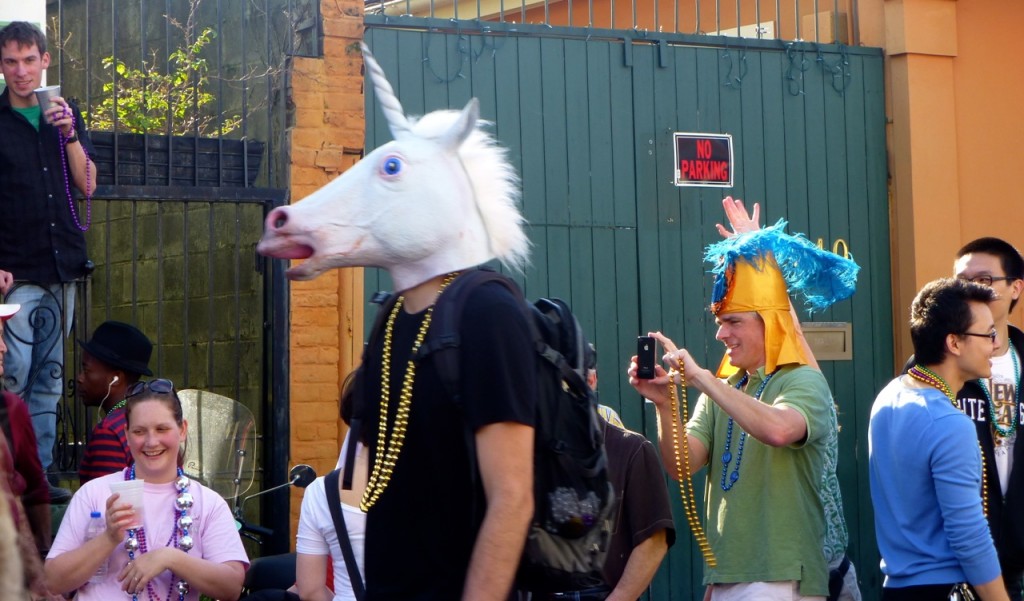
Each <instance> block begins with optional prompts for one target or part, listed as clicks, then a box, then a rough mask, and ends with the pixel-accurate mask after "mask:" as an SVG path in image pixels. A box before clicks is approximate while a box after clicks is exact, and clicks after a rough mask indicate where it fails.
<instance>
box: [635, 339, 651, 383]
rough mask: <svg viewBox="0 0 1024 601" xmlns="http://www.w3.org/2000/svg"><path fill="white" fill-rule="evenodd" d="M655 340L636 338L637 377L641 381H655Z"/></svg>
mask: <svg viewBox="0 0 1024 601" xmlns="http://www.w3.org/2000/svg"><path fill="white" fill-rule="evenodd" d="M654 342H655V341H654V338H653V337H651V336H637V337H636V377H637V378H639V379H641V380H652V379H654Z"/></svg>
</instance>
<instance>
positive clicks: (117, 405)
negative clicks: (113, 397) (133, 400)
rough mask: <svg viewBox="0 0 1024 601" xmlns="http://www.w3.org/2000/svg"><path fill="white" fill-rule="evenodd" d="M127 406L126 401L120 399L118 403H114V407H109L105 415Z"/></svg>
mask: <svg viewBox="0 0 1024 601" xmlns="http://www.w3.org/2000/svg"><path fill="white" fill-rule="evenodd" d="M127 404H128V399H121V400H120V401H118V402H116V403H114V406H113V407H111V408H110V410H109V411H107V415H110V414H111V413H113V412H115V411H117V410H118V409H120V408H121V407H124V406H125V405H127Z"/></svg>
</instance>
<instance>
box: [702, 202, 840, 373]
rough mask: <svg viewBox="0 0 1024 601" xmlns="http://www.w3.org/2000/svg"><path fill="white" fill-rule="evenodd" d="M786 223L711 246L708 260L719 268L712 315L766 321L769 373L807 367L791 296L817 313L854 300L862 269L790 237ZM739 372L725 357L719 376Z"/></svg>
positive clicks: (717, 269) (707, 251) (714, 269)
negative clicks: (799, 297)
mask: <svg viewBox="0 0 1024 601" xmlns="http://www.w3.org/2000/svg"><path fill="white" fill-rule="evenodd" d="M785 226H786V222H785V221H784V220H780V221H779V222H778V223H776V224H775V225H773V226H770V227H766V228H763V229H761V230H758V231H756V232H750V233H747V234H742V235H739V236H733V237H731V238H728V239H726V240H723V241H721V242H717V243H715V244H712V245H710V246H709V247H708V248H707V249H706V251H705V254H704V258H705V260H707V261H709V262H711V263H713V264H714V267H713V268H712V273H714V274H715V285H714V289H713V291H712V298H711V312H712V313H714V314H715V315H724V314H727V313H744V312H750V311H754V312H756V313H757V314H758V315H760V316H761V319H762V320H764V350H765V372H766V373H771V372H773V371H775V370H776V369H777V368H778V367H779V366H781V365H788V364H794V363H795V364H801V365H803V364H806V363H807V357H806V355H805V354H804V351H803V346H802V345H801V343H800V340H799V338H798V337H797V334H796V327H795V325H794V323H793V318H792V316H791V315H790V312H789V294H790V292H792V293H799V294H801V295H802V296H804V298H805V300H806V302H807V304H808V305H809V306H810V307H811V309H812V310H814V309H823V308H826V307H828V306H830V305H831V304H832V303H834V302H836V301H839V300H843V299H845V298H849V297H850V296H851V295H852V294H853V292H854V290H855V288H856V283H857V272H858V271H859V270H860V268H859V267H858V266H857V264H856V263H854V262H853V260H852V259H846V258H843V257H840V256H839V255H836V254H834V253H830V252H828V251H825V250H822V249H820V248H818V247H817V246H815V245H814V244H812V243H811V241H810V240H808V239H807V238H806V237H804V236H801V235H790V234H786V233H785V232H784V231H783V230H784V229H785ZM736 371H737V369H736V367H734V366H733V365H732V364H731V363H730V362H729V357H728V355H726V356H725V357H724V358H723V359H722V363H721V365H720V366H719V368H718V376H719V377H723V378H724V377H728V376H730V375H732V374H734V373H736Z"/></svg>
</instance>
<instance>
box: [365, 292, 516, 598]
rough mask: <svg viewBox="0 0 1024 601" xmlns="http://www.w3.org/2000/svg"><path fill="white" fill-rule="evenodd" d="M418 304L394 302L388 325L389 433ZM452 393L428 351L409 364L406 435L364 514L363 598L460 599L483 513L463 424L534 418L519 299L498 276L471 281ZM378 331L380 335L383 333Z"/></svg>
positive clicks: (371, 359) (369, 367) (373, 370)
mask: <svg viewBox="0 0 1024 601" xmlns="http://www.w3.org/2000/svg"><path fill="white" fill-rule="evenodd" d="M424 316H425V312H421V313H418V314H415V315H409V314H407V313H405V311H404V310H402V311H401V312H400V313H399V315H398V317H397V319H396V320H395V325H394V335H393V342H392V353H391V377H390V402H389V404H388V409H389V411H388V414H389V416H388V426H389V430H388V435H389V436H390V428H391V427H392V426H393V424H394V416H395V411H396V409H397V406H398V403H399V398H400V396H401V390H402V379H403V377H404V376H405V371H406V365H407V362H408V360H409V356H410V352H411V350H412V346H413V341H414V339H415V336H416V333H417V332H418V331H419V328H420V325H421V324H422V322H423V318H424ZM459 336H460V340H461V342H460V347H459V353H460V367H459V369H460V379H461V384H460V395H461V398H462V403H463V405H464V411H465V413H463V410H462V409H460V408H459V407H457V406H455V405H454V403H453V402H452V401H451V399H449V397H448V395H447V394H446V393H445V391H444V387H443V385H442V383H441V381H440V379H439V377H438V374H437V372H436V370H435V368H434V366H433V364H432V360H431V358H430V357H429V356H428V357H427V358H426V359H425V360H423V361H422V362H421V363H420V364H418V365H417V368H416V379H415V382H414V385H413V396H412V405H411V408H410V414H409V425H408V429H407V431H406V435H405V443H404V446H403V447H402V451H401V453H400V454H399V456H398V461H397V462H396V464H395V467H394V472H393V474H392V476H391V480H390V482H389V484H388V487H387V489H386V490H385V491H384V492H383V493H382V494H381V496H380V498H379V499H378V500H377V502H376V504H375V505H374V506H373V507H371V508H370V511H369V513H368V515H367V522H366V558H365V559H366V583H367V599H369V600H371V601H372V600H379V599H388V600H398V599H401V600H412V599H417V600H418V599H458V598H459V597H460V596H461V594H462V588H463V584H464V581H465V575H466V570H467V568H468V566H469V560H470V556H471V554H472V550H473V544H474V542H475V540H476V533H477V530H478V529H479V526H480V521H481V520H482V518H483V514H484V494H483V489H482V486H481V483H480V477H479V475H476V474H470V462H469V454H468V438H467V427H468V428H469V430H470V431H476V430H478V429H479V428H481V427H482V426H485V425H488V424H493V423H499V422H517V423H522V424H527V425H531V426H532V425H533V423H534V405H535V399H536V382H535V381H534V377H535V369H534V365H535V357H536V355H535V352H534V350H533V346H532V342H531V338H530V330H529V324H528V323H527V322H526V313H525V311H524V307H523V306H522V305H521V304H520V303H519V302H518V301H517V300H516V299H515V297H513V296H512V294H511V293H510V292H509V291H508V290H507V289H505V288H504V287H503V286H502V285H500V284H498V283H488V284H484V285H482V286H480V287H479V288H477V289H476V290H475V291H473V293H472V294H471V295H470V297H469V298H468V299H467V302H466V306H465V307H464V311H463V314H462V317H461V321H460V327H459ZM381 338H383V336H381ZM382 348H383V341H381V342H380V343H378V344H377V346H376V347H375V348H372V349H369V351H368V352H367V355H366V365H365V368H366V371H365V375H366V379H365V381H364V385H365V386H366V388H367V390H368V393H369V394H368V396H367V397H366V398H367V399H369V400H370V406H369V407H368V408H367V416H366V423H365V426H364V432H365V433H366V436H365V438H367V439H368V440H369V445H368V446H369V448H370V451H371V465H372V461H373V458H374V455H373V454H374V452H375V446H376V445H377V428H378V424H379V410H380V406H379V398H380V378H381V356H382V352H383V351H382Z"/></svg>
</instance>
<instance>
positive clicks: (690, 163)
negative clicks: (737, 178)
mask: <svg viewBox="0 0 1024 601" xmlns="http://www.w3.org/2000/svg"><path fill="white" fill-rule="evenodd" d="M672 138H673V142H674V143H673V146H674V147H675V159H676V166H675V173H676V181H675V184H676V185H677V186H714V187H720V188H731V187H732V177H733V176H732V173H733V161H732V135H730V134H694V133H682V132H676V133H674V134H672Z"/></svg>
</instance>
